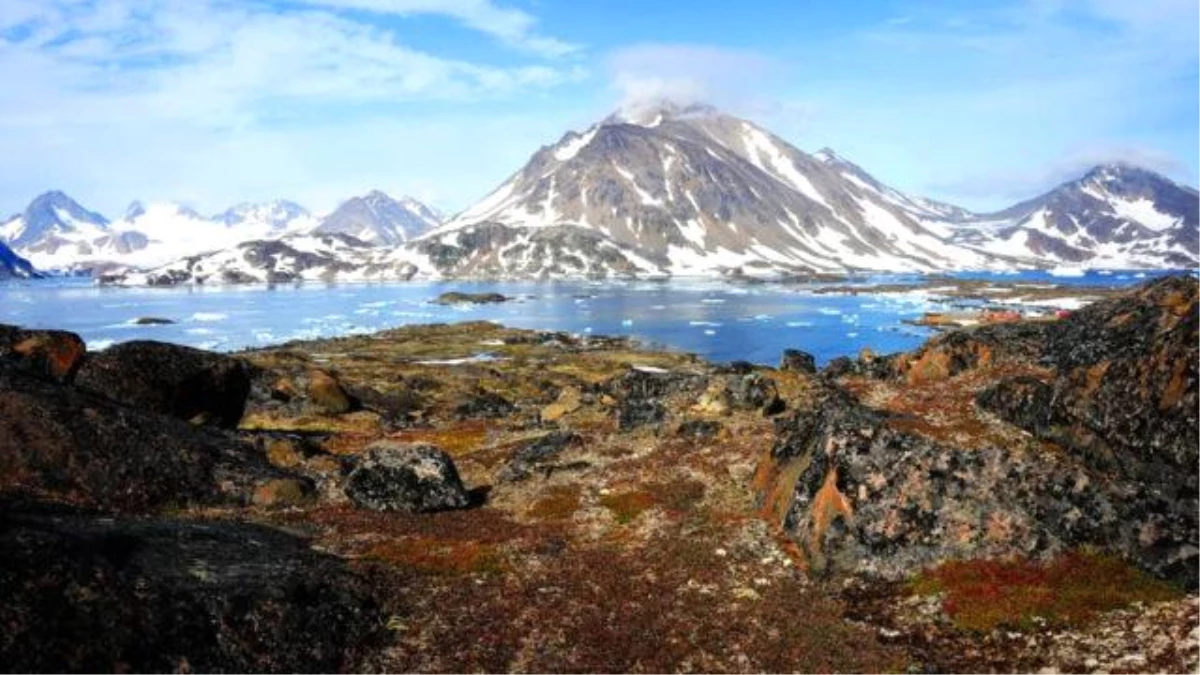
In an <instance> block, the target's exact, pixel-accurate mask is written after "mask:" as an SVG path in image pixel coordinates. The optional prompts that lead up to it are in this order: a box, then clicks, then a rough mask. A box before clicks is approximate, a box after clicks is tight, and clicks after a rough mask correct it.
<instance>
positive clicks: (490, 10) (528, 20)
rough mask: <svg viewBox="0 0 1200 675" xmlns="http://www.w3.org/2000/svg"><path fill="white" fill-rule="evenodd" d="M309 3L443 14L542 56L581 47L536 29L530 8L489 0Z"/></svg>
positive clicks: (312, 0) (328, 0)
mask: <svg viewBox="0 0 1200 675" xmlns="http://www.w3.org/2000/svg"><path fill="white" fill-rule="evenodd" d="M302 1H303V2H306V3H307V4H310V5H314V6H320V7H329V8H337V9H357V10H363V11H368V12H377V13H381V14H396V15H400V16H406V15H410V14H441V15H445V16H449V17H453V18H455V19H457V20H459V21H461V22H462V23H463V24H464V25H466V26H468V27H469V28H473V29H475V30H478V31H481V32H483V33H487V34H489V35H492V36H493V37H495V38H498V39H499V40H501V41H502V42H504V43H505V44H508V45H510V46H513V47H517V48H520V49H525V50H528V51H530V52H533V53H536V54H541V55H543V56H548V57H555V56H563V55H565V54H569V53H571V52H574V51H576V50H577V49H578V47H576V46H575V45H571V44H568V43H566V42H563V41H561V40H557V39H555V38H550V37H545V36H541V35H538V34H537V33H535V32H534V26H535V25H536V23H537V20H536V19H534V17H533V16H531V15H530V14H528V13H527V12H524V11H521V10H519V9H515V8H512V7H501V6H499V5H497V4H496V3H494V2H491V1H490V0H302Z"/></svg>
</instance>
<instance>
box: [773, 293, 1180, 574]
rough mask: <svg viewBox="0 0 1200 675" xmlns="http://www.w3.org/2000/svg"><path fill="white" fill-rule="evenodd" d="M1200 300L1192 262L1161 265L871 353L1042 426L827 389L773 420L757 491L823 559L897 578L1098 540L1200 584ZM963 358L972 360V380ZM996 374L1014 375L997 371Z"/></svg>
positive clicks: (930, 389) (912, 378) (897, 391)
mask: <svg viewBox="0 0 1200 675" xmlns="http://www.w3.org/2000/svg"><path fill="white" fill-rule="evenodd" d="M1196 306H1197V283H1196V280H1195V279H1189V278H1186V277H1184V278H1176V279H1166V280H1161V281H1157V282H1154V283H1152V284H1148V285H1147V286H1145V287H1143V288H1140V289H1137V290H1135V291H1133V292H1131V293H1129V294H1127V295H1124V296H1120V297H1117V298H1114V299H1112V300H1107V301H1102V302H1097V303H1096V304H1094V305H1091V306H1089V307H1088V308H1086V309H1084V310H1080V311H1078V312H1075V313H1073V314H1072V315H1071V316H1070V317H1068V318H1066V319H1063V320H1061V321H1058V322H1042V323H1038V324H1036V325H1023V324H1017V323H1012V324H993V325H988V326H984V327H981V328H978V329H972V330H967V331H960V332H956V333H949V334H945V335H942V336H939V337H938V338H935V339H933V340H931V341H930V342H929V343H927V344H926V345H925V346H924V347H922V348H921V349H919V350H917V351H916V352H913V353H911V354H904V355H899V356H898V357H895V358H892V357H875V359H874V360H873V361H872V363H871V364H864V363H862V362H861V361H860V362H858V363H857V364H854V368H856V369H861V368H866V367H868V366H869V367H874V366H875V365H876V364H879V363H880V361H881V360H886V361H889V362H890V365H889V366H888V368H889V369H890V370H891V374H890V375H888V374H887V373H886V371H883V370H876V371H873V372H872V376H873V377H877V378H880V379H885V380H890V381H891V382H892V383H893V384H890V385H886V386H888V387H891V389H890V391H889V392H888V395H890V396H896V397H904V396H906V395H909V394H908V391H909V390H910V389H913V388H922V387H923V388H924V389H921V390H920V391H922V392H924V393H923V394H922V395H924V396H929V395H931V394H932V395H936V396H940V397H948V398H953V397H963V398H965V399H966V400H967V401H974V402H975V405H976V406H978V408H980V409H983V410H986V411H989V412H992V413H994V414H995V415H996V416H998V417H1000V418H1002V419H1003V420H1005V421H1007V422H1009V423H1010V424H1011V425H1014V426H1016V427H1020V429H1023V430H1025V431H1027V432H1029V434H1032V438H1031V437H1030V436H1028V435H1023V434H1019V433H1017V432H1016V430H1015V429H1011V430H1004V431H1002V430H1001V429H1000V428H994V427H993V426H991V425H992V423H991V422H988V423H987V424H985V423H984V422H983V420H980V419H975V418H974V417H971V416H970V413H969V412H963V408H961V407H956V405H947V407H946V408H945V410H944V411H939V412H937V413H936V414H937V415H941V416H943V419H941V420H940V421H938V420H933V421H934V422H935V425H934V427H936V425H937V424H943V425H944V424H946V423H947V422H953V424H954V425H955V426H953V427H952V428H953V429H954V432H953V434H951V435H949V436H947V435H946V433H944V432H943V433H941V435H938V434H937V433H935V432H936V428H931V427H929V426H928V425H929V424H930V419H922V418H920V416H919V415H917V416H916V417H914V416H912V415H910V414H908V413H905V416H903V417H902V416H900V415H898V414H895V415H894V414H888V413H883V412H881V411H877V410H872V409H870V408H867V407H866V406H864V405H862V404H860V403H859V402H857V401H856V400H854V399H853V398H852V397H851V396H850V395H849V394H848V393H846V392H845V391H843V390H839V389H834V388H830V389H827V390H825V391H824V392H823V393H822V394H820V396H819V402H818V404H817V405H816V406H815V407H807V408H803V409H799V410H796V411H795V412H794V413H793V414H791V415H788V416H785V417H782V418H780V419H779V420H777V433H778V437H779V440H778V442H777V444H776V446H775V448H774V449H773V451H772V458H771V459H770V460H769V461H768V462H767V463H766V465H765V466H763V467H760V472H759V476H760V479H759V483H760V484H762V485H763V488H762V492H761V498H762V502H763V504H762V506H763V507H764V510H765V511H766V512H768V513H771V514H773V516H774V517H775V518H777V519H778V522H779V523H780V524H782V525H784V526H785V527H786V528H787V529H789V530H790V531H791V532H792V534H793V538H794V539H795V540H796V543H797V544H799V545H800V546H801V548H802V549H804V551H805V554H806V557H808V558H809V560H810V562H811V563H812V568H813V569H814V570H820V569H823V568H824V569H830V570H843V571H857V572H870V573H875V574H882V575H883V576H888V577H893V578H894V577H900V576H903V575H906V574H909V573H911V570H912V569H915V568H919V567H920V566H922V565H926V564H929V563H932V562H935V561H940V560H944V559H947V558H961V557H987V556H1009V555H1021V556H1029V555H1041V554H1048V553H1054V552H1057V551H1062V550H1068V549H1073V548H1078V547H1081V546H1097V547H1100V548H1103V549H1105V550H1107V551H1110V552H1112V553H1115V554H1117V555H1119V556H1121V557H1123V558H1125V559H1126V560H1129V561H1131V562H1132V563H1134V564H1136V565H1137V566H1138V567H1140V568H1142V569H1143V570H1146V571H1148V572H1150V573H1152V574H1154V575H1156V576H1159V577H1162V578H1166V579H1169V580H1172V581H1174V582H1176V583H1178V584H1180V585H1182V586H1184V587H1187V588H1196V587H1197V585H1198V583H1197V582H1198V579H1197V576H1198V574H1197V562H1198V556H1200V551H1198V549H1197V547H1196V545H1195V542H1196V541H1197V539H1198V538H1200V533H1198V530H1200V527H1198V520H1200V509H1198V506H1197V492H1198V486H1197V481H1198V478H1197V473H1196V470H1195V467H1196V465H1197V463H1198V461H1200V458H1198V457H1197V454H1198V450H1197V446H1198V445H1200V443H1198V441H1197V408H1198V407H1200V404H1198V402H1197V376H1196V369H1197V361H1198V360H1200V359H1198V354H1197V352H1198V347H1197V345H1198V343H1200V336H1198V330H1197V323H1198V319H1197V316H1196V311H1195V309H1196ZM839 367H842V366H839ZM1014 371H1016V372H1026V373H1038V374H1037V376H1034V375H1033V374H1025V375H1017V376H1012V375H1010V374H1009V373H1012V372H1014ZM860 372H861V370H860ZM868 372H871V371H868ZM967 372H970V373H973V374H976V375H978V377H974V378H968V379H967V380H966V382H967V383H966V384H963V383H962V382H963V381H964V378H963V377H962V375H963V374H964V373H967ZM989 373H997V374H999V375H1001V376H1003V379H998V380H997V381H995V382H993V383H991V384H990V385H989V384H987V380H986V376H987V375H988V374H989ZM970 383H974V384H970ZM880 386H885V385H880ZM968 386H970V387H977V388H978V389H970V388H967V389H959V388H956V387H968ZM914 395H915V394H914ZM913 400H915V401H920V402H921V405H928V403H926V402H924V399H920V398H917V399H913ZM966 410H967V411H970V410H971V408H970V406H969V405H968V406H966ZM945 416H964V417H962V418H961V419H944V417H945ZM1001 426H1003V425H999V424H996V425H995V427H1001ZM997 434H999V435H997ZM1038 439H1041V440H1040V441H1039V440H1038ZM1041 441H1050V442H1052V443H1054V444H1055V445H1056V446H1058V447H1057V448H1056V449H1054V450H1052V451H1051V450H1047V448H1046V447H1045V446H1044V445H1043V444H1042V443H1041Z"/></svg>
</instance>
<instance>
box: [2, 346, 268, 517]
mask: <svg viewBox="0 0 1200 675" xmlns="http://www.w3.org/2000/svg"><path fill="white" fill-rule="evenodd" d="M285 475H286V474H284V473H283V472H282V471H280V470H278V469H276V468H274V467H272V466H270V465H269V464H268V463H267V461H266V459H265V458H264V457H263V456H262V452H261V451H259V450H257V449H256V448H255V447H254V446H253V445H251V444H249V443H245V442H242V441H240V440H238V439H236V438H234V437H233V436H231V435H230V434H228V433H227V432H223V431H221V430H218V429H213V428H206V427H197V426H194V425H191V424H188V423H186V422H184V421H182V420H179V419H176V418H173V417H168V416H165V415H160V414H157V413H154V412H151V411H147V410H145V409H138V408H125V407H122V406H120V405H118V404H117V403H115V402H113V401H111V400H109V399H106V398H102V397H99V396H96V395H93V394H90V393H88V392H83V391H79V390H77V389H74V388H71V387H67V386H62V385H56V384H52V383H49V382H45V381H42V380H38V379H36V378H33V377H31V376H29V375H26V374H24V373H21V372H16V371H12V370H7V369H5V368H3V367H0V491H4V492H34V493H38V494H43V495H55V496H58V497H60V498H61V499H63V500H66V501H70V502H72V503H76V504H81V505H86V506H89V507H93V508H98V509H104V510H109V511H116V512H146V511H153V510H155V509H160V508H163V507H166V506H175V507H181V506H186V505H190V504H195V505H219V504H237V503H244V502H246V501H248V499H249V496H250V493H251V491H252V490H253V489H254V486H256V485H257V484H258V483H260V482H261V481H263V480H266V479H270V478H277V477H284V476H285Z"/></svg>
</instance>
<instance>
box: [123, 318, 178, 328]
mask: <svg viewBox="0 0 1200 675" xmlns="http://www.w3.org/2000/svg"><path fill="white" fill-rule="evenodd" d="M173 323H175V322H174V321H172V320H171V319H164V318H162V317H159V316H139V317H138V318H136V319H134V320H133V325H135V326H169V325H171V324H173Z"/></svg>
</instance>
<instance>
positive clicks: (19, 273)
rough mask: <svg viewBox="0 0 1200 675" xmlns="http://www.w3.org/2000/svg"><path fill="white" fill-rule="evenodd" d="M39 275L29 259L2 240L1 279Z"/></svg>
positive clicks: (0, 249)
mask: <svg viewBox="0 0 1200 675" xmlns="http://www.w3.org/2000/svg"><path fill="white" fill-rule="evenodd" d="M36 276H39V275H38V273H37V271H36V270H34V269H33V265H31V264H29V261H28V260H26V259H24V258H22V257H21V256H19V255H17V254H16V253H14V252H13V250H12V249H11V248H9V247H8V246H6V245H5V244H4V242H0V279H14V278H16V279H29V278H32V277H36Z"/></svg>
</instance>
